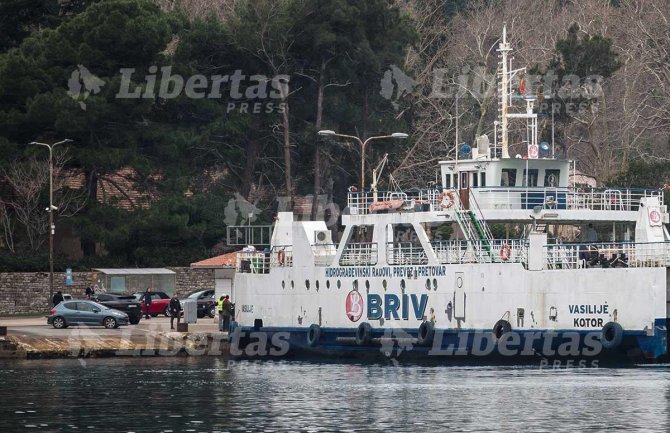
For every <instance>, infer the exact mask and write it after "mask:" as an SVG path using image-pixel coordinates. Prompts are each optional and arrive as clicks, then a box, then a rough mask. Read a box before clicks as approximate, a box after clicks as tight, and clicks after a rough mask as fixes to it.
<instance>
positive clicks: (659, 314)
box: [235, 263, 666, 359]
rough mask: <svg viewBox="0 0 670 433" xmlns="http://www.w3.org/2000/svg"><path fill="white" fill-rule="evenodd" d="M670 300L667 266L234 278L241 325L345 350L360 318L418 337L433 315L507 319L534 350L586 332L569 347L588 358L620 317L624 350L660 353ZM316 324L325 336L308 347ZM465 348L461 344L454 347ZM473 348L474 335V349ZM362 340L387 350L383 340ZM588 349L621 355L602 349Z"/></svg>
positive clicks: (438, 346)
mask: <svg viewBox="0 0 670 433" xmlns="http://www.w3.org/2000/svg"><path fill="white" fill-rule="evenodd" d="M375 275H382V276H375ZM408 275H410V276H409V277H408ZM403 285H404V287H405V288H404V289H402V286H403ZM308 287H309V288H308ZM384 287H386V288H384ZM352 291H353V292H356V293H358V294H360V299H361V301H362V304H361V303H354V305H358V307H356V306H354V307H353V308H352V303H351V302H349V303H348V302H347V298H348V296H351V295H350V293H352ZM354 296H355V297H356V295H354ZM665 297H666V269H665V268H660V267H659V268H617V269H578V270H541V271H528V270H526V269H524V268H523V266H522V265H521V264H506V263H491V264H463V265H439V266H385V267H329V268H307V267H300V266H298V264H297V263H295V264H294V266H293V267H292V268H288V267H287V268H273V269H271V270H270V272H269V273H267V274H253V273H248V274H238V275H237V277H236V279H235V298H236V299H235V302H236V306H237V314H236V320H237V323H238V324H239V326H240V327H241V330H242V331H252V330H254V329H259V328H261V329H262V330H264V331H267V332H272V331H285V332H290V333H292V334H294V335H292V337H291V342H292V343H294V344H296V343H297V344H298V346H299V347H300V348H301V349H304V348H307V349H310V348H311V349H314V350H315V351H323V350H327V349H328V348H330V349H333V350H335V351H341V350H343V349H342V344H341V343H342V342H343V341H344V340H345V339H346V338H349V339H351V338H352V336H355V333H356V331H357V330H358V327H359V326H360V324H361V323H369V324H370V325H371V328H372V330H373V334H374V335H375V336H378V337H383V336H384V335H386V336H390V335H392V334H394V333H395V335H396V336H397V335H402V333H405V334H407V336H408V337H410V340H411V338H413V337H414V336H416V335H417V333H418V331H419V327H420V326H421V324H422V323H424V322H425V321H430V322H432V323H433V324H434V328H435V335H436V336H442V335H443V334H444V335H447V334H456V335H457V334H458V333H468V332H469V333H472V334H475V333H481V334H486V335H490V334H491V332H492V331H493V329H494V326H495V325H496V323H497V322H498V321H499V320H501V319H504V320H506V321H508V322H509V323H510V324H511V325H512V332H511V333H517V334H520V335H522V334H526V335H528V334H529V333H533V334H535V335H537V336H538V337H536V339H537V341H536V342H534V343H533V345H534V347H537V346H538V345H539V346H541V345H542V344H544V341H543V340H544V339H545V335H544V334H545V333H547V332H550V333H553V332H555V333H557V334H559V335H562V336H564V335H567V334H570V333H572V334H579V335H581V336H582V337H580V340H579V349H575V350H578V351H579V352H578V353H576V352H574V350H573V348H572V347H569V348H567V349H566V350H568V352H567V353H565V354H564V355H566V356H573V355H577V356H581V355H584V353H583V351H582V348H583V346H584V343H585V341H584V339H585V336H586V335H588V334H589V332H590V333H591V334H593V335H594V336H595V338H596V339H598V338H599V336H600V334H601V331H602V329H603V326H604V325H605V324H607V323H608V322H616V323H618V324H620V325H621V327H622V328H623V330H624V335H625V339H626V343H627V344H626V345H622V347H620V348H619V349H620V350H617V351H615V353H616V354H619V355H621V354H626V353H627V354H628V355H632V356H636V357H637V356H639V357H642V358H647V359H654V358H657V357H659V356H661V355H662V354H664V353H665V351H666V342H665V340H666V333H665V318H666V302H665ZM389 304H390V305H389ZM396 305H397V308H396ZM348 309H349V311H348ZM359 309H360V311H359ZM352 313H353V314H352ZM380 315H381V317H379V316H380ZM259 320H260V321H262V322H259ZM259 325H262V326H259ZM311 325H318V327H319V328H320V329H321V333H322V336H321V338H320V340H323V341H318V342H317V343H316V344H313V345H312V346H311V347H310V345H309V344H307V343H308V335H307V334H308V330H309V328H310V326H311ZM400 331H402V332H400ZM326 335H327V336H328V337H325V336H326ZM340 337H342V338H340ZM338 338H339V340H338ZM494 339H495V338H494ZM446 340H447V339H446V338H445V343H444V344H442V343H438V342H435V341H433V342H431V344H429V345H428V346H429V348H430V349H433V350H432V353H433V354H438V355H450V354H455V353H454V351H452V352H451V353H450V352H449V350H448V347H447V346H448V345H447V344H446ZM558 341H559V340H557V342H556V343H558ZM301 342H303V343H304V344H302V345H300V343H301ZM349 343H351V344H350V346H352V348H355V349H356V350H361V348H360V347H357V346H361V345H356V343H355V342H351V341H350V342H349ZM511 343H514V342H513V341H511V342H510V344H511ZM464 344H466V343H464V342H463V341H460V342H458V344H457V346H456V348H458V345H461V346H463V345H464ZM524 344H528V343H524V342H523V341H521V340H520V341H519V342H518V343H517V345H516V346H517V349H518V350H516V352H518V354H519V355H523V354H532V355H534V356H536V355H540V356H553V355H561V354H557V353H555V350H553V349H552V348H551V347H549V350H548V351H547V353H538V352H542V350H539V351H538V350H536V349H533V350H532V351H531V352H530V353H529V352H528V350H526V351H525V352H526V353H523V352H524V350H523V349H524V347H523V345H524ZM471 345H472V341H469V342H468V343H467V346H468V347H469V349H467V350H468V351H470V350H471V347H470V346H471ZM511 345H512V346H514V344H511ZM345 346H346V345H345ZM363 346H365V348H366V349H367V351H379V350H380V345H379V344H365V345H363ZM409 346H413V345H411V344H410V345H409ZM416 346H418V345H416ZM553 347H554V349H555V344H554V346H553ZM406 349H409V350H412V349H414V350H417V349H419V347H406ZM511 350H512V351H514V348H511ZM595 351H597V352H598V353H591V352H595ZM493 353H497V352H492V354H493ZM589 354H592V355H593V356H610V355H613V354H614V353H613V352H612V351H602V350H595V349H594V350H591V351H590V352H589Z"/></svg>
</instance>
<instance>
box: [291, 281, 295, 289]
mask: <svg viewBox="0 0 670 433" xmlns="http://www.w3.org/2000/svg"><path fill="white" fill-rule="evenodd" d="M291 288H292V289H295V282H293V280H291Z"/></svg>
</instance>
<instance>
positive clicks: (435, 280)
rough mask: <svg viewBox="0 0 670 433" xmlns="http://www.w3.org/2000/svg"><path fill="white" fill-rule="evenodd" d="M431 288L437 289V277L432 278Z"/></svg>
mask: <svg viewBox="0 0 670 433" xmlns="http://www.w3.org/2000/svg"><path fill="white" fill-rule="evenodd" d="M433 290H437V278H433Z"/></svg>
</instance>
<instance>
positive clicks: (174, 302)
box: [168, 293, 181, 329]
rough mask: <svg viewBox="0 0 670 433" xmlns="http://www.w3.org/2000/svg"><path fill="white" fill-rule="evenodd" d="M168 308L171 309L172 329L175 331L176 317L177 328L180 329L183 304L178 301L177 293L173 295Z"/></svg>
mask: <svg viewBox="0 0 670 433" xmlns="http://www.w3.org/2000/svg"><path fill="white" fill-rule="evenodd" d="M168 308H169V309H170V329H174V319H175V317H176V318H177V327H179V322H180V321H181V303H180V302H179V299H177V294H176V293H175V294H174V295H172V299H170V305H168Z"/></svg>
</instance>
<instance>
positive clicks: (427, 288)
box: [426, 278, 430, 290]
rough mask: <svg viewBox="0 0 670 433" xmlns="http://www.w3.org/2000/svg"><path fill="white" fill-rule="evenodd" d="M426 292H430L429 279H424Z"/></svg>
mask: <svg viewBox="0 0 670 433" xmlns="http://www.w3.org/2000/svg"><path fill="white" fill-rule="evenodd" d="M426 290H430V278H428V279H426Z"/></svg>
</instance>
